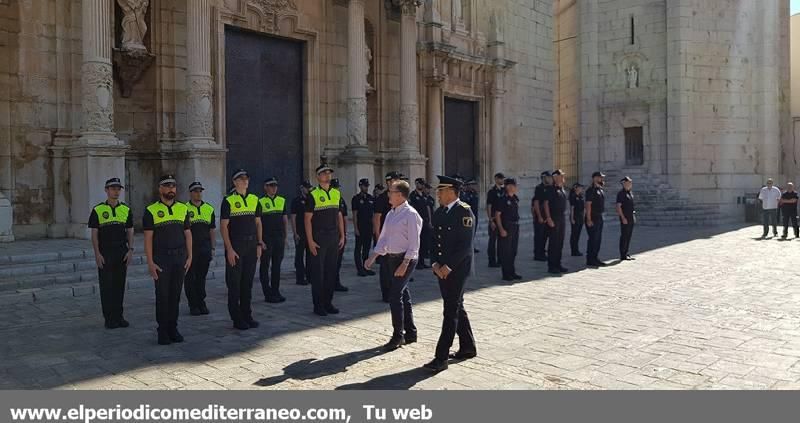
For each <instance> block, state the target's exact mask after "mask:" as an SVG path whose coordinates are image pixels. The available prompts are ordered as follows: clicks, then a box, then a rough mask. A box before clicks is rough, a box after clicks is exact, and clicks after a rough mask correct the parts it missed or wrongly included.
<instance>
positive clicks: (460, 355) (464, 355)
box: [450, 350, 478, 360]
mask: <svg viewBox="0 0 800 423" xmlns="http://www.w3.org/2000/svg"><path fill="white" fill-rule="evenodd" d="M477 356H478V353H477V352H476V351H461V350H458V351H456V352H455V353H454V354H450V358H452V359H454V360H469V359H470V358H475V357H477Z"/></svg>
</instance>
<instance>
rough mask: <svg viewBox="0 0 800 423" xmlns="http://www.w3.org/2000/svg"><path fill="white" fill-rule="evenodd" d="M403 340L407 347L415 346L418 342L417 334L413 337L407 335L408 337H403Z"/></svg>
mask: <svg viewBox="0 0 800 423" xmlns="http://www.w3.org/2000/svg"><path fill="white" fill-rule="evenodd" d="M403 339H404V341H405V342H406V345H408V344H413V343H415V342H417V334H416V333H414V334H413V335H409V334H408V333H406V335H405V336H404V337H403Z"/></svg>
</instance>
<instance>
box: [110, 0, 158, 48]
mask: <svg viewBox="0 0 800 423" xmlns="http://www.w3.org/2000/svg"><path fill="white" fill-rule="evenodd" d="M117 4H119V7H120V8H121V9H122V11H123V13H124V17H123V18H122V49H123V50H145V51H147V47H145V45H144V36H145V34H147V22H146V21H145V16H146V15H147V8H148V7H149V6H150V0H117Z"/></svg>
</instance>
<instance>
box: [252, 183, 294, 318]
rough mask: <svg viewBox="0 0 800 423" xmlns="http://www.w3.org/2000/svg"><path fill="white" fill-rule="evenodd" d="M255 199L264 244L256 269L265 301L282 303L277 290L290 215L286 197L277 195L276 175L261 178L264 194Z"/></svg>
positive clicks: (282, 299)
mask: <svg viewBox="0 0 800 423" xmlns="http://www.w3.org/2000/svg"><path fill="white" fill-rule="evenodd" d="M258 201H259V203H261V204H260V205H261V231H262V234H261V239H263V240H264V244H265V245H266V247H265V248H264V251H263V252H262V253H261V267H260V268H259V272H258V276H259V279H260V280H261V290H262V292H263V293H264V301H266V302H268V303H282V302H284V301H286V298H285V297H284V296H283V295H281V291H280V286H281V263H282V262H283V254H284V251H285V248H286V247H285V246H286V235H287V233H288V231H289V229H288V226H289V217H288V215H287V213H286V199H285V198H284V197H282V196H280V195H278V179H277V178H275V177H271V178H268V179H267V180H265V181H264V196H263V197H261V198H260V199H259V200H258ZM270 267H271V269H270ZM270 270H271V271H270Z"/></svg>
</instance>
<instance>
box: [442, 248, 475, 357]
mask: <svg viewBox="0 0 800 423" xmlns="http://www.w3.org/2000/svg"><path fill="white" fill-rule="evenodd" d="M471 267H472V258H471V257H468V258H466V259H465V260H464V262H463V263H461V264H460V265H458V266H457V267H456V268H455V269H453V271H452V272H450V275H449V276H448V277H447V279H439V292H441V294H442V300H443V302H444V307H443V313H442V314H443V318H442V333H441V334H440V335H439V342H438V343H437V344H436V359H438V360H447V358H448V357H449V355H450V347H451V346H453V340H454V339H455V336H456V334H458V344H459V350H461V351H475V337H474V336H473V335H472V327H471V326H470V324H469V317H468V316H467V312H466V311H465V310H464V286H465V284H466V281H467V276H469V272H470V268H471Z"/></svg>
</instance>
